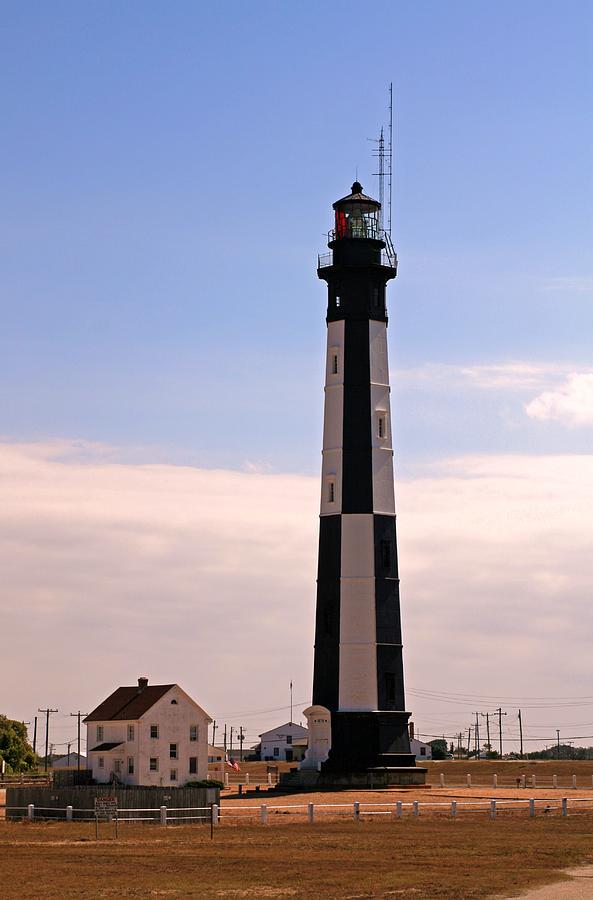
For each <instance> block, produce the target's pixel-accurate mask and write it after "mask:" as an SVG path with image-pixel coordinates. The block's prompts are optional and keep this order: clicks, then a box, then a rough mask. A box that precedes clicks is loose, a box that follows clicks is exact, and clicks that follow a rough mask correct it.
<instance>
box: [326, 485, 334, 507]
mask: <svg viewBox="0 0 593 900" xmlns="http://www.w3.org/2000/svg"><path fill="white" fill-rule="evenodd" d="M327 499H328V502H329V503H335V500H336V483H335V481H330V483H329V486H328V492H327Z"/></svg>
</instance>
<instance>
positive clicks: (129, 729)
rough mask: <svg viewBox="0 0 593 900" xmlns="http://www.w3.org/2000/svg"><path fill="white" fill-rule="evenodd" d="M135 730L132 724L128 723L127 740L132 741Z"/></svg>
mask: <svg viewBox="0 0 593 900" xmlns="http://www.w3.org/2000/svg"><path fill="white" fill-rule="evenodd" d="M135 731H136V729H135V728H134V726H133V725H128V740H129V741H133V740H134V737H135Z"/></svg>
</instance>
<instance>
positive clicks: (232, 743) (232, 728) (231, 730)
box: [231, 725, 233, 756]
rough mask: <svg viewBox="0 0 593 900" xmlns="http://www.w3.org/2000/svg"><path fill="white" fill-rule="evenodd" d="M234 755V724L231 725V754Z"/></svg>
mask: <svg viewBox="0 0 593 900" xmlns="http://www.w3.org/2000/svg"><path fill="white" fill-rule="evenodd" d="M232 755H233V726H232V725H231V756H232Z"/></svg>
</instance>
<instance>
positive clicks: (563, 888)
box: [506, 866, 593, 900]
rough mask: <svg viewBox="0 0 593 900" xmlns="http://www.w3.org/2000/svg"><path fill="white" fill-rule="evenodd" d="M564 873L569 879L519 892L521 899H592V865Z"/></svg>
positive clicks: (507, 899) (508, 899)
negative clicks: (524, 892)
mask: <svg viewBox="0 0 593 900" xmlns="http://www.w3.org/2000/svg"><path fill="white" fill-rule="evenodd" d="M564 874H565V875H570V876H571V878H570V881H557V882H556V883H555V884H548V885H546V886H545V887H541V888H536V889H535V890H532V891H529V893H527V894H521V900H592V898H593V866H579V868H577V869H566V871H565V872H564ZM506 900H510V898H506Z"/></svg>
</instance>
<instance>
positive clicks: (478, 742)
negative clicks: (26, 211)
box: [476, 713, 480, 759]
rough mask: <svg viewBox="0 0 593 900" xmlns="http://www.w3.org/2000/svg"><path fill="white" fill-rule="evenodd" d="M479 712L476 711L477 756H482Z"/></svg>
mask: <svg viewBox="0 0 593 900" xmlns="http://www.w3.org/2000/svg"><path fill="white" fill-rule="evenodd" d="M479 715H480V714H479V713H476V758H477V759H479V758H480V721H479Z"/></svg>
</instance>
